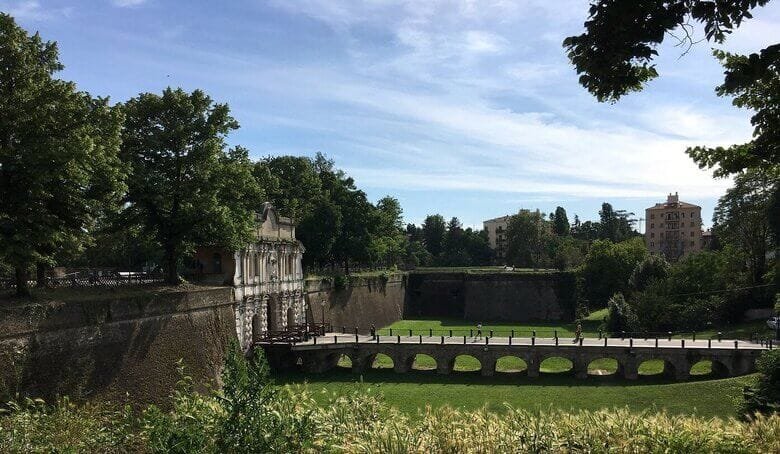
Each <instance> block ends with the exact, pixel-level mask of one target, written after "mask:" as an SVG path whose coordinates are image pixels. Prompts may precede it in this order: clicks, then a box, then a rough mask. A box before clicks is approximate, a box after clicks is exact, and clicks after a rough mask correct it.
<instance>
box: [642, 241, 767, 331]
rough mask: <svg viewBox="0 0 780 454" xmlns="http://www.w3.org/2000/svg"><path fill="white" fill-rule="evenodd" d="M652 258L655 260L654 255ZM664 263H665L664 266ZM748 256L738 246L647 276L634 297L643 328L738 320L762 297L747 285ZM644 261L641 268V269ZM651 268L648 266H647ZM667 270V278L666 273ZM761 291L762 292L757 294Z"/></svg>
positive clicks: (687, 327)
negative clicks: (736, 248) (745, 262)
mask: <svg viewBox="0 0 780 454" xmlns="http://www.w3.org/2000/svg"><path fill="white" fill-rule="evenodd" d="M648 261H649V260H648ZM662 266H663V265H662ZM741 267H744V258H743V256H742V255H741V254H739V253H737V252H735V250H734V249H732V248H726V249H724V250H722V251H701V252H697V253H695V254H691V255H689V256H687V257H686V258H684V259H683V260H681V261H679V262H676V263H674V264H672V265H670V266H669V267H668V268H666V271H665V272H663V271H660V270H658V271H657V272H653V273H648V274H653V275H654V277H653V278H651V279H646V280H645V279H640V281H642V280H644V281H645V284H644V286H643V287H636V290H637V291H636V292H635V293H633V294H632V296H631V298H630V301H631V305H632V307H633V309H634V311H635V312H636V314H637V319H638V322H639V325H640V327H641V328H642V329H643V330H649V331H659V330H661V331H666V330H702V329H705V328H707V327H709V326H712V325H723V324H727V323H734V322H737V321H739V320H740V319H741V317H742V313H743V312H744V311H745V309H748V308H750V307H752V306H754V305H756V304H757V303H760V302H761V300H760V299H757V298H756V297H755V296H754V295H753V294H751V293H750V292H749V291H746V290H739V288H741V287H744V286H745V284H746V281H745V279H746V277H745V275H744V273H742V272H741V271H740V268H741ZM640 270H641V266H638V267H637V270H636V273H637V274H638V273H640ZM644 272H647V270H644ZM663 273H665V277H661V274H663ZM756 295H757V294H756Z"/></svg>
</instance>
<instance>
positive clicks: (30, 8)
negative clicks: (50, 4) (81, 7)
mask: <svg viewBox="0 0 780 454" xmlns="http://www.w3.org/2000/svg"><path fill="white" fill-rule="evenodd" d="M0 10H2V11H5V12H6V13H8V14H10V15H11V16H12V17H14V18H16V19H26V20H33V21H43V20H49V19H55V18H57V17H68V16H69V15H70V14H71V12H72V9H71V8H70V7H67V8H44V7H43V6H41V4H40V2H38V1H36V0H24V1H18V2H0Z"/></svg>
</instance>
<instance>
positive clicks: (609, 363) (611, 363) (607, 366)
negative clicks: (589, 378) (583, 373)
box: [587, 357, 623, 376]
mask: <svg viewBox="0 0 780 454" xmlns="http://www.w3.org/2000/svg"><path fill="white" fill-rule="evenodd" d="M587 370H588V375H596V376H618V375H622V374H623V364H621V363H620V361H618V360H617V359H615V358H610V357H601V358H595V359H592V360H589V361H588V365H587Z"/></svg>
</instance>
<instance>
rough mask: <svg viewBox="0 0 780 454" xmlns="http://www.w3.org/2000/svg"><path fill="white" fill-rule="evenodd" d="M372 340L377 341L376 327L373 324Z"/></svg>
mask: <svg viewBox="0 0 780 454" xmlns="http://www.w3.org/2000/svg"><path fill="white" fill-rule="evenodd" d="M371 340H376V326H374V324H373V323H372V324H371Z"/></svg>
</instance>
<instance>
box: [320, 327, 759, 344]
mask: <svg viewBox="0 0 780 454" xmlns="http://www.w3.org/2000/svg"><path fill="white" fill-rule="evenodd" d="M333 328H334V329H333V331H329V332H336V333H340V334H351V335H352V334H355V333H372V329H373V334H377V335H380V336H408V337H413V336H427V337H434V336H445V337H463V336H467V337H483V338H484V337H526V338H530V337H537V338H544V339H555V338H573V337H575V336H574V332H572V331H571V330H568V329H555V328H535V327H528V328H524V327H518V328H516V329H486V328H482V329H481V330H479V329H477V328H476V327H475V328H468V329H466V328H452V329H450V328H441V327H436V328H433V327H430V328H380V329H374V328H365V327H363V328H361V327H347V326H340V327H333ZM772 334H773V333H758V332H755V333H751V334H750V335H749V336H741V337H734V336H730V335H729V336H726V335H724V334H723V333H722V332H712V331H705V332H697V331H621V332H619V333H609V332H606V331H602V330H599V331H598V332H592V331H590V332H583V333H581V334H580V337H583V338H588V339H593V338H596V339H603V338H605V337H606V338H611V339H616V338H619V339H644V340H651V339H668V340H672V339H690V340H693V341H696V340H708V339H710V340H713V341H715V340H723V339H727V338H728V339H729V340H735V339H738V340H741V341H746V342H752V343H768V342H769V341H770V340H771V339H773V336H772Z"/></svg>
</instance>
